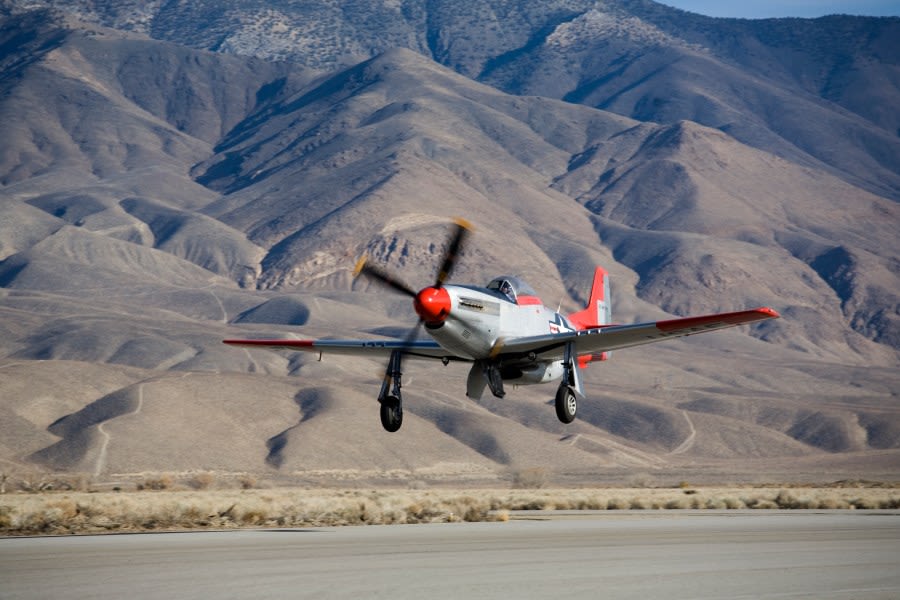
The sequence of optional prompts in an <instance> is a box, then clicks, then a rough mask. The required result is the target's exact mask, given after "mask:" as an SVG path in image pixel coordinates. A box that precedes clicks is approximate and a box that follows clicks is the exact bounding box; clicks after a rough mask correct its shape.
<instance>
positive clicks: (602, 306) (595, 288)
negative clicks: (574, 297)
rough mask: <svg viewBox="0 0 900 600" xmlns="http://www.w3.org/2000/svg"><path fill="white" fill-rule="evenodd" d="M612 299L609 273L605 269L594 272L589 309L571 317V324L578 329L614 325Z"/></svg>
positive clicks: (601, 268)
mask: <svg viewBox="0 0 900 600" xmlns="http://www.w3.org/2000/svg"><path fill="white" fill-rule="evenodd" d="M611 300H612V298H611V297H610V293H609V273H607V272H606V269H604V268H603V267H597V268H596V269H595V270H594V282H593V283H592V284H591V295H590V297H589V298H588V303H587V307H586V308H585V309H584V310H582V311H579V312H576V313H572V314H571V315H569V322H570V323H571V324H572V325H573V326H575V327H576V328H577V329H596V328H597V327H602V326H603V325H609V324H610V323H612V303H611Z"/></svg>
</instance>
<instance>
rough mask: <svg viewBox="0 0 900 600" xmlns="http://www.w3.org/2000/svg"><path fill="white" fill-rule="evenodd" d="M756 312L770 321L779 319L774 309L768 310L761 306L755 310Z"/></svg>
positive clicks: (779, 316)
mask: <svg viewBox="0 0 900 600" xmlns="http://www.w3.org/2000/svg"><path fill="white" fill-rule="evenodd" d="M756 312H759V313H763V314H766V315H768V316H769V317H771V318H772V319H780V318H781V315H779V314H778V311H777V310H775V309H774V308H769V307H768V306H762V307H760V308H757V309H756Z"/></svg>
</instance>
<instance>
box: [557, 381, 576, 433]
mask: <svg viewBox="0 0 900 600" xmlns="http://www.w3.org/2000/svg"><path fill="white" fill-rule="evenodd" d="M577 411H578V400H577V399H576V398H575V392H574V391H573V390H572V388H570V387H569V386H567V385H565V384H563V385H561V386H559V389H558V390H556V416H557V417H558V418H559V420H560V421H562V422H563V423H566V424H569V423H571V422H572V421H574V420H575V413H576V412H577Z"/></svg>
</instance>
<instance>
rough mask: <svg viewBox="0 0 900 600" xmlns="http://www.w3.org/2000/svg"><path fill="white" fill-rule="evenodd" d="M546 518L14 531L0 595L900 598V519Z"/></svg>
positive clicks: (0, 573)
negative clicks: (59, 533) (90, 532)
mask: <svg viewBox="0 0 900 600" xmlns="http://www.w3.org/2000/svg"><path fill="white" fill-rule="evenodd" d="M517 516H519V515H517ZM534 518H535V520H531V519H522V520H513V521H511V522H508V523H473V524H442V525H404V526H372V527H347V528H322V529H291V530H254V531H249V530H244V531H229V532H199V533H169V534H134V535H105V536H79V537H45V538H6V539H0V598H2V599H3V600H11V599H17V598H101V599H102V598H116V599H119V598H123V597H126V598H127V597H133V598H391V599H404V598H416V599H422V598H425V599H427V600H438V599H442V598H454V599H456V598H599V597H603V598H617V599H618V598H636V599H637V598H640V599H642V600H643V599H646V598H666V599H680V598H684V599H687V598H690V599H705V598H729V599H735V598H738V599H741V598H747V599H750V598H753V599H767V598H771V599H775V598H777V599H784V598H791V599H794V598H810V599H812V598H816V599H851V598H853V599H879V598H885V599H897V598H900V514H897V513H891V514H884V513H853V512H839V513H802V514H798V513H797V512H796V511H794V512H791V513H774V514H768V513H767V512H759V513H753V514H747V513H741V514H732V513H728V512H724V513H715V514H706V513H702V512H691V511H671V512H668V511H667V512H651V513H630V514H626V513H622V514H617V513H608V512H607V513H602V514H600V513H598V514H596V515H591V516H590V517H588V518H585V517H584V515H580V516H572V515H570V516H569V517H568V518H559V519H551V520H544V519H543V516H542V515H534Z"/></svg>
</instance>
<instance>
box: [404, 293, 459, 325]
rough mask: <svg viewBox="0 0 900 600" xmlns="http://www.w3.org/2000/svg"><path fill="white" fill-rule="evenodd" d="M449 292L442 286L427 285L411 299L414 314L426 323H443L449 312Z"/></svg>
mask: <svg viewBox="0 0 900 600" xmlns="http://www.w3.org/2000/svg"><path fill="white" fill-rule="evenodd" d="M450 304H451V301H450V294H448V293H447V290H446V289H444V288H443V287H427V288H425V289H424V290H422V291H421V292H419V293H418V294H416V298H415V300H414V301H413V307H414V308H415V309H416V314H417V315H419V318H420V319H422V321H424V322H425V324H426V325H437V324H438V323H443V322H444V319H446V318H447V315H449V314H450Z"/></svg>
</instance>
